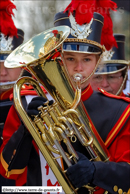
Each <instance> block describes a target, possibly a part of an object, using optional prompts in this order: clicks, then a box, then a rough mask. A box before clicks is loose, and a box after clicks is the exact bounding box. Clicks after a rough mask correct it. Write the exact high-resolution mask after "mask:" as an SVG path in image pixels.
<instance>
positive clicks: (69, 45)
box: [63, 42, 102, 54]
mask: <svg viewBox="0 0 130 194" xmlns="http://www.w3.org/2000/svg"><path fill="white" fill-rule="evenodd" d="M63 51H66V52H78V53H88V54H100V53H101V52H102V50H101V49H100V48H99V47H96V46H95V45H92V44H86V43H78V42H76V43H74V42H65V43H63Z"/></svg>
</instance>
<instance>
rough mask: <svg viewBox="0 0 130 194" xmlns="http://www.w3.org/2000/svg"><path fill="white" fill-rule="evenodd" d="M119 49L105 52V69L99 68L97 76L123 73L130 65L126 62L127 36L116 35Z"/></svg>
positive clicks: (115, 48)
mask: <svg viewBox="0 0 130 194" xmlns="http://www.w3.org/2000/svg"><path fill="white" fill-rule="evenodd" d="M114 37H115V39H116V42H117V45H118V47H113V48H112V49H110V50H109V51H105V52H104V56H103V67H102V68H98V69H97V71H96V72H95V74H111V73H116V72H119V71H123V70H125V69H126V68H127V66H128V65H129V62H128V61H127V60H125V35H124V34H114Z"/></svg>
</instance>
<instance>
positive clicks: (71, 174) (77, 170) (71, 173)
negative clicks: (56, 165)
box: [67, 152, 95, 188]
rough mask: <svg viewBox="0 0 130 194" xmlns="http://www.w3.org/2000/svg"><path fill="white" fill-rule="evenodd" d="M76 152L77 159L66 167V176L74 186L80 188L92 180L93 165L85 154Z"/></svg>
mask: <svg viewBox="0 0 130 194" xmlns="http://www.w3.org/2000/svg"><path fill="white" fill-rule="evenodd" d="M77 154H78V156H79V160H78V162H77V163H76V164H74V165H72V166H70V167H69V168H68V169H67V176H68V178H69V179H70V181H71V182H72V184H73V185H74V186H75V188H80V187H82V186H83V185H87V184H88V183H91V182H92V180H93V175H94V172H95V166H94V164H93V162H91V161H89V160H88V158H87V157H86V156H84V155H83V154H81V153H79V152H77Z"/></svg>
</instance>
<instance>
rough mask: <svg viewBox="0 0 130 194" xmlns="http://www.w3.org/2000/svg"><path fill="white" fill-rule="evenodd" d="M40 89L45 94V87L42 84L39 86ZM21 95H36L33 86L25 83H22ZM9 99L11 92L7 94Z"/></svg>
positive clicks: (11, 97) (11, 96)
mask: <svg viewBox="0 0 130 194" xmlns="http://www.w3.org/2000/svg"><path fill="white" fill-rule="evenodd" d="M41 89H42V90H43V92H44V93H45V94H46V93H47V91H46V90H45V88H44V87H43V86H41ZM20 94H21V96H25V95H33V96H35V95H37V92H36V91H35V90H34V89H33V87H32V86H31V85H26V84H24V85H23V86H22V89H21V93H20ZM9 98H10V100H12V99H13V93H12V94H11V95H10V96H9Z"/></svg>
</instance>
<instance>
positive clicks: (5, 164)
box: [0, 153, 25, 177]
mask: <svg viewBox="0 0 130 194" xmlns="http://www.w3.org/2000/svg"><path fill="white" fill-rule="evenodd" d="M0 159H1V164H2V166H3V167H4V169H5V171H6V174H5V176H7V177H10V175H11V174H22V173H23V172H24V171H25V168H23V169H20V170H19V169H15V170H11V171H8V167H9V165H8V164H7V163H6V161H5V160H4V158H3V155H2V153H1V157H0Z"/></svg>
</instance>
